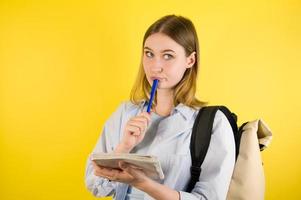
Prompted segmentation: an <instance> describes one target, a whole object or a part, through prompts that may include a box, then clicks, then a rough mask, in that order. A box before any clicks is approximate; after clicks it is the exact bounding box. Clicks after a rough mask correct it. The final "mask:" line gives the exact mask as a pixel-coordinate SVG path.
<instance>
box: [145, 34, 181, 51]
mask: <svg viewBox="0 0 301 200" xmlns="http://www.w3.org/2000/svg"><path fill="white" fill-rule="evenodd" d="M144 49H149V50H152V51H158V52H164V51H167V50H172V51H174V52H182V51H183V50H184V48H183V47H182V46H181V45H180V44H178V43H177V42H176V41H174V40H173V39H172V38H170V37H169V36H167V35H165V34H163V33H154V34H152V35H150V36H149V37H148V38H147V39H146V40H145V43H144Z"/></svg>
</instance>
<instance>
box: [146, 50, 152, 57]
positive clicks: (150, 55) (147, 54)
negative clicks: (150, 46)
mask: <svg viewBox="0 0 301 200" xmlns="http://www.w3.org/2000/svg"><path fill="white" fill-rule="evenodd" d="M145 55H146V56H147V57H149V58H152V57H153V53H152V52H150V51H146V52H145Z"/></svg>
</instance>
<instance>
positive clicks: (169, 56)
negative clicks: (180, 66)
mask: <svg viewBox="0 0 301 200" xmlns="http://www.w3.org/2000/svg"><path fill="white" fill-rule="evenodd" d="M163 57H164V59H165V60H169V59H171V58H173V56H172V55H171V54H164V56H163Z"/></svg>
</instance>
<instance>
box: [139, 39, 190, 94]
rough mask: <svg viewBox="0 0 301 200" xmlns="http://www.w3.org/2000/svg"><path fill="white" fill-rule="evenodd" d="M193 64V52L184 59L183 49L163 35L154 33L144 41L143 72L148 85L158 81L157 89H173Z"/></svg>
mask: <svg viewBox="0 0 301 200" xmlns="http://www.w3.org/2000/svg"><path fill="white" fill-rule="evenodd" d="M194 63H195V52H193V53H192V54H191V55H190V56H188V57H186V55H185V50H184V48H183V47H182V46H181V45H179V44H178V43H176V42H175V41H174V40H173V39H171V38H170V37H168V36H167V35H165V34H163V33H154V34H152V35H150V36H149V37H148V38H147V39H146V40H145V43H144V53H143V68H144V72H145V74H146V77H147V80H148V82H149V83H150V85H152V83H153V80H154V79H159V84H158V89H173V88H174V87H175V86H176V85H177V84H178V83H179V82H180V81H181V79H182V77H183V75H184V72H185V71H186V69H187V68H190V67H192V66H193V64H194Z"/></svg>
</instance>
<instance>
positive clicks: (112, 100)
mask: <svg viewBox="0 0 301 200" xmlns="http://www.w3.org/2000/svg"><path fill="white" fill-rule="evenodd" d="M300 8H301V2H300V1H298V0H296V1H293V0H282V1H277V0H275V1H273V0H270V1H268V0H255V1H241V0H237V1H235V0H228V1H227V0H225V1H216V0H213V1H190V0H186V1H175V0H167V1H162V0H152V1H140V0H137V1H96V0H95V1H77V2H74V1H47V2H44V1H19V2H18V1H14V2H12V1H9V0H1V1H0V199H3V200H17V199H18V200H19V199H24V200H50V199H56V200H60V199H62V200H66V199H94V197H92V195H91V194H90V193H89V192H88V191H87V190H86V188H85V186H84V170H85V163H86V158H87V156H88V154H89V153H90V151H91V150H92V148H93V147H94V144H95V143H96V140H97V138H98V136H99V133H100V131H101V129H102V126H103V124H104V122H105V120H106V119H107V118H108V117H109V116H110V114H111V113H112V112H113V111H114V110H115V109H116V107H117V106H118V105H119V103H120V102H121V101H123V100H126V99H128V97H129V92H130V89H131V86H132V84H133V82H134V78H135V76H136V72H137V69H138V65H139V59H140V57H139V56H140V50H141V42H142V37H143V35H144V32H145V30H146V29H147V27H148V26H149V25H150V24H151V23H152V22H154V21H155V20H157V19H158V18H159V17H161V16H163V15H166V14H180V15H183V16H186V17H189V18H190V19H191V20H192V21H193V22H194V24H195V26H196V28H197V31H198V35H199V39H200V47H201V74H200V76H199V82H198V96H199V97H200V98H201V99H202V100H207V101H209V102H210V104H225V105H227V106H228V107H229V108H231V110H232V111H234V112H236V113H237V114H238V116H239V123H242V122H244V121H246V120H253V119H256V118H259V117H261V118H263V119H264V120H265V121H266V123H268V124H269V126H270V128H271V129H272V130H273V133H274V138H273V141H272V144H271V146H270V147H269V148H268V149H267V150H266V151H264V152H263V160H264V168H265V173H266V183H267V192H266V199H268V200H272V199H275V200H276V199H277V200H279V199H290V200H291V199H301V192H300V186H301V171H300V168H301V156H300V153H301V151H300V150H299V148H300V147H301V142H300V141H301V122H300V113H299V112H300V111H301V109H300V108H301V106H300V101H301V94H300V89H299V87H300V86H301V81H300V75H301V74H300V72H301V69H300V67H301V65H300V64H301V41H300V35H301V26H300V24H301V14H300V13H301V9H300Z"/></svg>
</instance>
